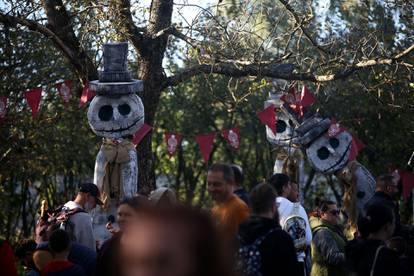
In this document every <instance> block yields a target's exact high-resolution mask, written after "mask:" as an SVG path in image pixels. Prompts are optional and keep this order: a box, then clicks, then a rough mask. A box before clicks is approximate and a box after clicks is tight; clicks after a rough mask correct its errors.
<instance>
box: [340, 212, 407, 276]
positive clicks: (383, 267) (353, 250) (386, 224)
mask: <svg viewBox="0 0 414 276" xmlns="http://www.w3.org/2000/svg"><path fill="white" fill-rule="evenodd" d="M394 229H395V218H394V214H393V212H392V210H391V209H390V208H388V207H387V206H385V205H382V204H373V205H370V206H368V207H367V209H366V213H365V216H364V217H360V218H359V220H358V231H359V233H360V236H361V238H360V240H358V241H353V242H350V243H349V244H348V245H347V248H346V256H347V259H348V260H349V261H350V264H351V268H352V270H353V272H354V275H358V276H362V275H364V276H365V275H370V276H382V275H384V276H386V275H394V276H398V275H403V274H402V273H401V270H400V265H399V259H398V253H397V252H395V251H394V250H392V249H389V248H387V247H386V244H385V242H386V241H387V240H388V239H390V238H391V237H392V234H393V233H394Z"/></svg>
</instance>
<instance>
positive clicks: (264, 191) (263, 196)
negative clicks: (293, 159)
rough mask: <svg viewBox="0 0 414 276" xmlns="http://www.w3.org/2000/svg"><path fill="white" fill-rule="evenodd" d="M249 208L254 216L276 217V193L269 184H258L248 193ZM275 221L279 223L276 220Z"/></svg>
mask: <svg viewBox="0 0 414 276" xmlns="http://www.w3.org/2000/svg"><path fill="white" fill-rule="evenodd" d="M250 199H251V203H252V205H251V207H252V211H253V213H254V214H256V215H259V216H264V217H268V218H275V217H276V216H278V212H277V207H276V191H275V190H274V189H273V187H272V186H271V185H270V184H267V183H260V184H258V185H257V186H255V187H254V188H253V189H252V190H251V192H250ZM276 221H279V220H278V219H276Z"/></svg>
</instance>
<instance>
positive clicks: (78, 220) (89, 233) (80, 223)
mask: <svg viewBox="0 0 414 276" xmlns="http://www.w3.org/2000/svg"><path fill="white" fill-rule="evenodd" d="M64 206H65V207H67V208H69V209H70V210H72V209H75V208H82V206H80V205H79V204H77V203H76V202H74V201H69V202H67V203H66V204H65V205H64ZM70 221H71V222H72V223H73V224H74V228H73V231H74V233H73V235H74V236H75V242H77V243H80V244H82V245H83V246H86V247H89V248H90V249H92V250H93V251H96V242H95V237H94V234H93V228H92V217H91V216H90V215H89V214H88V213H86V212H79V213H76V214H74V215H72V216H71V217H70Z"/></svg>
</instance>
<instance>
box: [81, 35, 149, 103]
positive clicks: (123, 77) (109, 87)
mask: <svg viewBox="0 0 414 276" xmlns="http://www.w3.org/2000/svg"><path fill="white" fill-rule="evenodd" d="M127 57H128V42H118V43H107V44H104V45H103V61H104V64H103V66H104V68H103V70H102V71H99V80H95V81H91V82H90V83H89V84H90V88H91V90H92V91H95V92H96V93H97V94H98V95H106V96H115V95H125V94H133V93H136V92H139V91H142V90H143V83H142V81H141V80H134V79H131V74H130V72H129V70H128V66H127V61H128V60H127Z"/></svg>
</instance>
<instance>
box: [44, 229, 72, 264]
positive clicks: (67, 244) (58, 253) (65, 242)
mask: <svg viewBox="0 0 414 276" xmlns="http://www.w3.org/2000/svg"><path fill="white" fill-rule="evenodd" d="M71 245H72V243H71V241H70V237H69V234H68V233H67V232H66V231H65V230H62V229H57V230H55V231H54V232H53V233H52V234H51V235H50V238H49V249H50V252H51V253H52V255H53V257H54V258H67V256H68V255H69V252H70V248H71Z"/></svg>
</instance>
